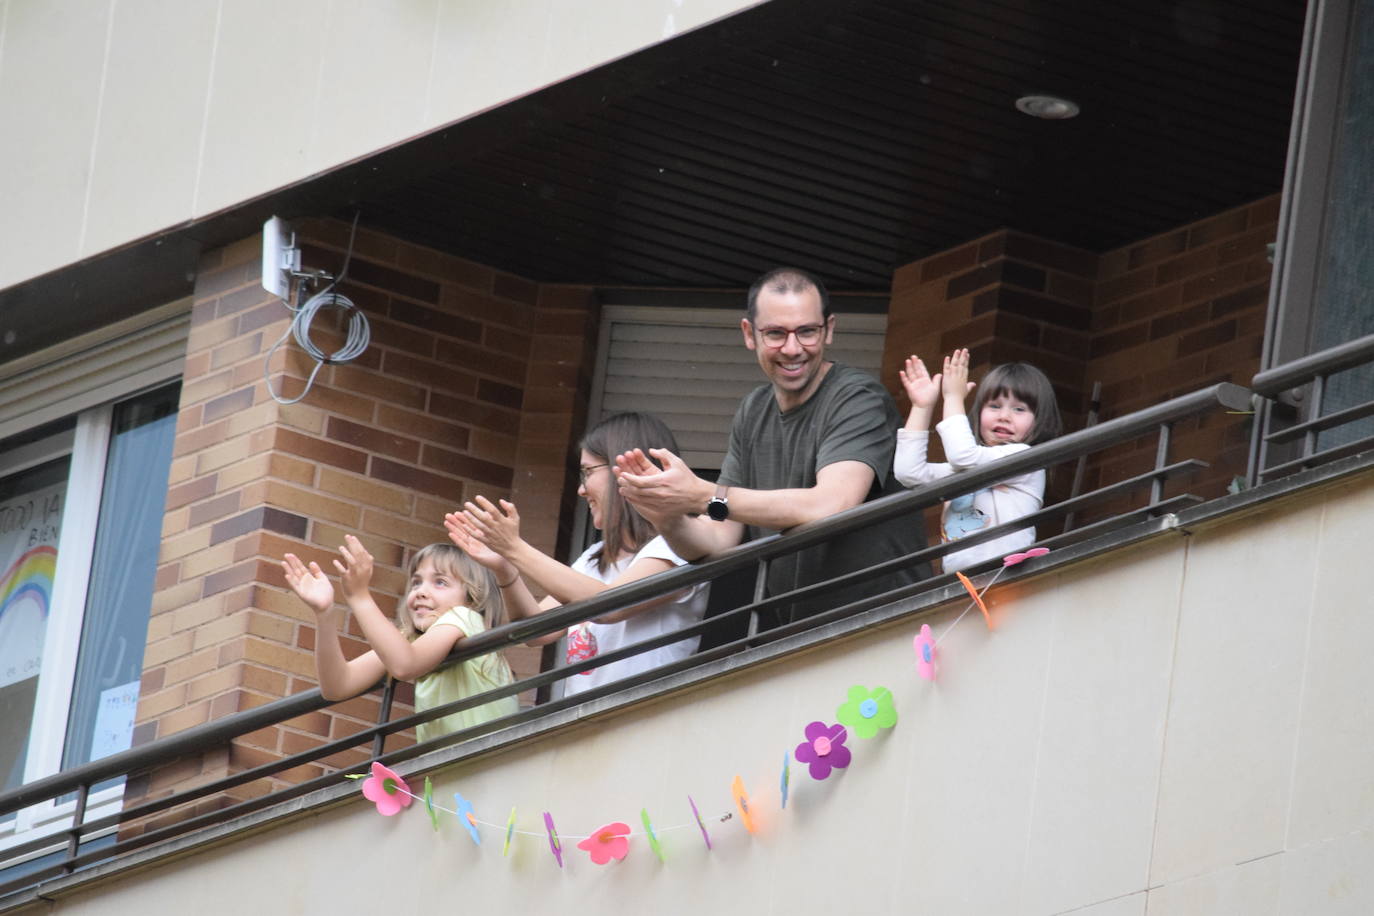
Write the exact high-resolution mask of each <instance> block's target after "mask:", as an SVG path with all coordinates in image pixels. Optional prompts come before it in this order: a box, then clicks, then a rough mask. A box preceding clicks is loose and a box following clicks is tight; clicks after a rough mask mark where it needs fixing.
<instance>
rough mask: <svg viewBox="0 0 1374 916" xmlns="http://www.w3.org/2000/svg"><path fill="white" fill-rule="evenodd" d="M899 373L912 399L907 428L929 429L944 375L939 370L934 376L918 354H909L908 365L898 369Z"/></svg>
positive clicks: (914, 429)
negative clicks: (927, 369)
mask: <svg viewBox="0 0 1374 916" xmlns="http://www.w3.org/2000/svg"><path fill="white" fill-rule="evenodd" d="M897 375H898V376H899V377H900V378H901V380H902V387H903V388H904V389H906V396H907V398H908V400H910V401H911V412H910V413H908V414H907V418H906V428H907V429H909V430H913V431H920V432H925V431H927V430H929V429H930V416H931V414H932V413H933V412H934V409H935V402H936V401H938V400H939V399H940V393H941V388H940V382H941V379H942V378H943V376H941V375H940V373H938V372H937V373H935V375H933V376H932V375H931V374H930V373H929V372H928V371H926V364H925V363H923V362H921V360H920V358H919V357H916V356H908V357H907V358H906V365H905V366H903V367H902V368H901V369H899V370H898V371H897Z"/></svg>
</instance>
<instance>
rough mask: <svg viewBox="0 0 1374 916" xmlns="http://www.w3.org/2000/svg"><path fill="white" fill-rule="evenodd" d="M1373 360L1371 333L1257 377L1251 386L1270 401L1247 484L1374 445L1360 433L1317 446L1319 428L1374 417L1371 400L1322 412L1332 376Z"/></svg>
mask: <svg viewBox="0 0 1374 916" xmlns="http://www.w3.org/2000/svg"><path fill="white" fill-rule="evenodd" d="M1371 362H1374V334H1371V335H1368V336H1366V337H1360V338H1357V339H1355V340H1352V341H1349V342H1347V343H1343V344H1340V345H1338V346H1335V347H1331V348H1329V349H1326V350H1322V351H1320V352H1318V353H1313V354H1311V355H1310V356H1304V357H1303V358H1302V359H1297V360H1294V361H1293V362H1291V363H1286V364H1284V365H1282V366H1276V367H1274V368H1273V369H1268V370H1265V371H1264V372H1261V373H1259V374H1258V375H1256V376H1255V378H1254V381H1252V382H1251V387H1252V388H1253V389H1254V392H1255V394H1257V395H1259V396H1260V397H1262V398H1265V399H1266V400H1267V401H1269V403H1268V404H1266V405H1265V409H1264V410H1263V411H1262V416H1263V422H1262V423H1260V424H1257V425H1256V435H1255V439H1254V440H1253V442H1252V447H1251V450H1250V467H1249V470H1248V473H1247V475H1246V476H1247V479H1248V482H1249V483H1250V485H1252V486H1253V485H1256V484H1259V483H1263V482H1264V481H1266V480H1272V479H1274V478H1276V477H1282V476H1284V475H1286V474H1292V473H1294V472H1295V471H1300V470H1303V469H1305V468H1312V467H1316V466H1318V465H1321V464H1327V463H1329V462H1332V461H1336V460H1337V459H1340V458H1345V457H1348V456H1350V455H1356V454H1359V453H1361V452H1367V451H1369V450H1370V449H1372V448H1374V436H1362V437H1359V438H1356V439H1354V440H1352V441H1347V442H1343V443H1341V444H1339V445H1335V446H1332V447H1329V448H1320V447H1319V442H1318V437H1319V435H1320V434H1321V433H1323V432H1326V431H1329V430H1336V429H1340V428H1342V427H1349V426H1350V425H1352V424H1354V423H1356V422H1357V421H1359V420H1363V419H1365V418H1366V417H1370V416H1374V400H1371V401H1365V402H1364V403H1361V404H1355V405H1353V406H1350V407H1345V408H1343V409H1340V410H1336V411H1333V412H1331V413H1326V412H1325V403H1324V401H1325V400H1326V397H1325V395H1326V388H1327V382H1328V380H1329V379H1330V378H1331V376H1333V375H1335V374H1337V373H1339V372H1344V371H1346V370H1348V369H1352V368H1354V367H1356V366H1368V364H1369V363H1371Z"/></svg>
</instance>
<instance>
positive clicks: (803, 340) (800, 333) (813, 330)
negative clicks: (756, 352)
mask: <svg viewBox="0 0 1374 916" xmlns="http://www.w3.org/2000/svg"><path fill="white" fill-rule="evenodd" d="M824 333H825V325H823V324H808V325H806V326H805V327H800V328H795V329H793V330H790V331H789V330H788V329H787V328H762V329H760V330H759V337H762V338H763V342H764V344H766V345H767V346H769V347H771V348H773V349H774V350H776V349H778V348H779V347H781V346H783V345H785V344H786V343H787V338H789V337H791V336H792V335H794V334H795V335H796V336H797V343H799V344H801V345H802V346H803V347H814V346H815V345H816V344H818V343H820V342H821V335H822V334H824Z"/></svg>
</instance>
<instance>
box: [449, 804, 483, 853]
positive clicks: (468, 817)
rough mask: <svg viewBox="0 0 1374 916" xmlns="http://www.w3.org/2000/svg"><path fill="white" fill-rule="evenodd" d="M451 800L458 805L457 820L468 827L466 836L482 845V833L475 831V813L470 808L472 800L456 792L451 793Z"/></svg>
mask: <svg viewBox="0 0 1374 916" xmlns="http://www.w3.org/2000/svg"><path fill="white" fill-rule="evenodd" d="M453 800H454V802H456V803H457V805H458V820H460V821H462V822H463V826H464V827H466V828H468V836H470V837H472V841H473V842H474V843H476V844H477V845H478V846H481V845H482V834H480V833H478V832H477V813H476V812H475V811H474V810H473V809H472V802H470V801H468V800H467V799H466V798H464V797H463V796H461V795H459V794H458V793H457V792H454V793H453Z"/></svg>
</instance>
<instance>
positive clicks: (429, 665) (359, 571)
mask: <svg viewBox="0 0 1374 916" xmlns="http://www.w3.org/2000/svg"><path fill="white" fill-rule="evenodd" d="M339 555H340V557H341V558H342V562H341V561H340V560H335V561H334V566H335V568H336V569H338V571H339V584H340V586H341V589H342V591H343V595H344V601H345V602H346V603H347V604H348V607H349V610H351V611H352V612H353V617H354V619H356V620H357V621H358V626H359V627H360V628H361V629H362V631H363V636H365V637H366V638H367V641H368V644H369V645H371V646H372V651H373V652H375V653H376V654H377V657H378V658H379V659H381V662H382V665H383V666H384V667H385V669H386V671H387V673H389V674H390V675H391V676H392V677H395V678H399V679H401V680H403V681H413V680H415V678H417V677H420V676H422V675H425V674H429V673H430V672H431V671H433V670H434V669H435V668H437V667H439V664H440V663H441V662H442V661H443V660H444V659H445V658H446V657H447V656H448V654H449V652H451V651H453V648H454V646H456V645H458V644H459V643H460V642H462V637H463V634H462V632H461V631H460V630H458V628H457V627H449V626H443V627H430V628H429V629H428V630H426V631H425V632H423V633H421V634H420V635H419V636H417V637H416V638H415V640H414V641H413V642H412V641H410V640H408V639H406V638H405V636H403V635H402V634H401V631H400V630H398V629H396V627H395V625H394V624H392V622H391V621H390V620H387V619H386V615H385V614H383V613H382V610H381V608H379V607H377V602H376V601H375V600H373V598H372V593H371V592H370V591H369V590H368V584H369V583H370V582H371V580H372V554H370V553H368V552H367V548H365V547H363V545H362V542H361V541H359V540H358V539H357V538H356V537H354V536H353V535H351V534H350V535H346V536H345V537H344V546H342V547H340V548H339ZM401 600H403V601H404V600H405V598H404V597H403V598H402V599H401Z"/></svg>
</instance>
